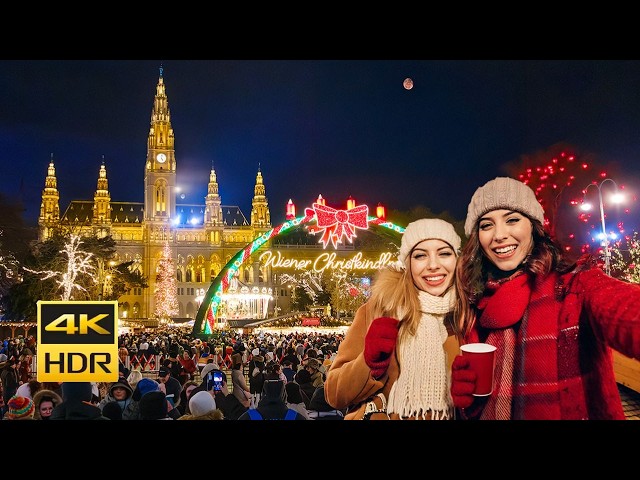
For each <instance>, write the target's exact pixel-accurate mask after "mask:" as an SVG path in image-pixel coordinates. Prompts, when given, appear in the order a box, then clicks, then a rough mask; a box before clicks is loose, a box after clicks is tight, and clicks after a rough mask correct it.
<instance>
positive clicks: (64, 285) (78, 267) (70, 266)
mask: <svg viewBox="0 0 640 480" xmlns="http://www.w3.org/2000/svg"><path fill="white" fill-rule="evenodd" d="M82 244H83V242H82V238H81V237H80V236H79V235H75V234H72V235H71V236H70V237H69V241H68V242H67V243H65V245H64V248H63V249H62V250H60V252H59V253H61V254H63V255H65V256H66V257H67V269H66V271H62V272H59V271H54V270H42V271H37V270H31V269H29V268H26V267H25V270H27V271H28V272H31V273H34V274H36V275H38V276H40V277H41V278H42V280H47V279H49V278H53V279H55V281H56V283H57V284H58V288H59V289H61V290H62V294H61V299H62V300H64V301H67V300H71V299H73V293H74V292H75V291H79V292H84V293H88V292H87V289H86V288H85V287H83V286H82V285H80V284H78V283H76V280H78V279H79V277H81V276H83V275H93V274H94V273H95V271H96V267H95V266H94V265H93V260H92V258H93V254H92V253H89V252H85V251H83V250H82V249H81V246H82Z"/></svg>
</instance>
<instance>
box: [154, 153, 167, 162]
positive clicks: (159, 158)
mask: <svg viewBox="0 0 640 480" xmlns="http://www.w3.org/2000/svg"><path fill="white" fill-rule="evenodd" d="M156 160H157V161H158V162H160V163H164V162H165V161H166V160H167V156H166V155H165V154H164V153H159V154H158V155H156Z"/></svg>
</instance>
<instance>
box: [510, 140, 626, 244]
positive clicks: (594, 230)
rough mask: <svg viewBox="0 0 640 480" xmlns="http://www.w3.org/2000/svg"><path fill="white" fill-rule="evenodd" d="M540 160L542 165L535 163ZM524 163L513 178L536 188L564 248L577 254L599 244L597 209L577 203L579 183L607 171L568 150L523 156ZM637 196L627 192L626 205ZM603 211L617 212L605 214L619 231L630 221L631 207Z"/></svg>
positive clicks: (580, 190)
mask: <svg viewBox="0 0 640 480" xmlns="http://www.w3.org/2000/svg"><path fill="white" fill-rule="evenodd" d="M543 155H544V158H543ZM546 155H548V156H546ZM549 157H550V158H549ZM540 162H542V164H541V165H535V164H536V163H540ZM525 163H526V164H527V165H528V166H526V167H525V168H524V170H520V171H519V172H518V173H517V174H516V175H515V178H518V179H519V180H521V181H522V182H524V183H526V184H527V185H529V186H530V187H531V188H532V189H533V191H534V192H535V194H536V197H537V198H538V201H539V202H540V204H541V205H542V207H543V208H544V211H545V226H546V227H547V229H548V231H549V233H550V234H551V235H552V236H554V237H556V238H558V240H560V243H561V244H562V245H563V247H564V248H565V251H567V252H571V253H573V254H575V255H576V256H577V255H579V254H580V253H586V252H589V251H591V249H592V248H593V245H595V246H596V247H599V246H600V243H601V241H600V240H599V239H598V234H599V233H601V223H600V221H599V215H598V212H597V211H596V212H594V213H589V212H583V211H581V210H579V209H578V208H577V207H578V205H580V204H581V203H582V201H583V199H584V194H585V192H584V190H583V188H582V187H583V186H584V185H587V184H589V183H594V182H601V181H602V180H604V179H605V178H607V177H608V176H609V174H608V172H607V171H606V170H604V169H602V170H600V171H596V170H595V167H594V166H593V165H592V164H591V162H590V161H589V160H587V159H582V158H580V159H579V158H577V157H576V155H574V154H573V153H571V152H570V151H568V150H560V151H558V150H556V152H554V153H545V154H539V155H537V156H536V157H535V158H525ZM624 188H625V186H624V185H620V189H622V190H624ZM636 198H637V197H636V196H633V195H629V200H628V205H631V203H633V202H635V200H636ZM606 211H607V217H609V216H613V215H615V216H616V219H615V220H614V221H612V219H611V218H607V224H609V225H611V226H615V227H616V229H617V231H618V232H619V233H623V232H624V231H625V229H626V228H627V226H626V224H627V223H628V222H631V223H633V218H632V217H631V216H630V213H631V211H632V209H631V207H628V208H625V209H622V210H612V209H609V208H607V209H606ZM585 224H586V225H587V226H588V229H589V230H588V231H587V232H585V231H584V226H585Z"/></svg>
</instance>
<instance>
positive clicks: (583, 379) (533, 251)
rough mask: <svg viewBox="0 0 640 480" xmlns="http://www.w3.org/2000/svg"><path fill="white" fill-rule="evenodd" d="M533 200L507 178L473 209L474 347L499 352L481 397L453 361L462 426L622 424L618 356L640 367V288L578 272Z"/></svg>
mask: <svg viewBox="0 0 640 480" xmlns="http://www.w3.org/2000/svg"><path fill="white" fill-rule="evenodd" d="M544 223H545V222H544V211H543V209H542V206H541V205H540V203H539V202H538V200H537V198H536V196H535V193H534V192H533V190H532V189H531V188H530V187H529V186H527V185H525V184H524V183H522V182H520V181H518V180H515V179H513V178H508V177H498V178H495V179H494V180H491V181H489V182H487V183H486V184H485V185H483V186H482V187H480V188H478V189H477V190H476V192H475V193H474V195H473V197H472V198H471V202H470V203H469V208H468V213H467V218H466V222H465V234H466V235H467V237H469V239H468V241H467V242H466V243H465V246H464V249H463V250H462V254H461V255H460V260H459V261H458V267H457V276H456V282H457V291H458V295H459V296H460V297H461V300H462V303H461V310H460V327H459V330H460V331H461V332H463V333H464V335H465V341H466V342H486V343H490V344H492V345H495V346H496V347H497V349H496V358H495V371H494V377H493V378H494V382H493V392H492V393H491V394H490V395H488V396H484V397H478V396H474V395H473V391H474V388H475V381H476V374H475V372H473V371H472V370H471V369H470V366H469V364H468V359H467V358H466V357H464V356H458V357H456V358H455V360H454V362H453V365H452V368H453V371H452V385H451V393H452V397H453V401H454V404H455V406H456V407H457V408H458V409H460V412H461V416H462V417H464V418H479V419H481V420H510V419H513V420H578V419H583V420H589V419H591V420H623V419H624V418H625V416H624V411H623V409H622V404H621V401H620V395H619V391H618V386H617V383H616V379H615V376H614V373H613V366H612V363H611V350H610V347H611V348H614V349H616V350H618V351H619V352H621V353H622V354H624V355H627V356H629V357H632V358H636V359H640V285H637V284H631V283H626V282H622V281H620V280H617V279H614V278H612V277H609V276H607V275H606V274H605V273H604V272H603V271H602V269H601V268H599V267H598V265H597V263H596V261H595V259H594V258H592V257H591V256H589V255H586V256H584V257H583V258H581V259H579V260H578V261H577V262H572V261H569V260H568V259H565V258H564V257H563V250H562V248H561V246H560V245H558V244H557V243H556V242H555V240H554V239H552V238H551V237H550V235H549V234H548V232H547V230H546V229H545V227H544Z"/></svg>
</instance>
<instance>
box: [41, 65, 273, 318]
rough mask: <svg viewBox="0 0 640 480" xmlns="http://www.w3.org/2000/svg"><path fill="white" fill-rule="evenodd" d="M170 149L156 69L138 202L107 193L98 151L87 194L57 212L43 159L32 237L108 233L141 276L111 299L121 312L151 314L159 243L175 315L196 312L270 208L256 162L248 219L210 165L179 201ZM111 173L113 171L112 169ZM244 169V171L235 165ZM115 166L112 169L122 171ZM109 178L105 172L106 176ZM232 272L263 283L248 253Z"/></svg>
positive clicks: (51, 174) (267, 222)
mask: <svg viewBox="0 0 640 480" xmlns="http://www.w3.org/2000/svg"><path fill="white" fill-rule="evenodd" d="M177 168H178V162H177V156H176V150H175V137H174V131H173V127H172V125H171V112H170V109H169V100H168V97H167V94H166V86H165V83H164V77H163V69H162V68H160V75H159V78H158V83H157V85H156V94H155V97H154V100H153V108H152V110H151V125H150V128H149V135H148V137H147V154H146V159H145V162H144V202H142V203H141V202H133V201H117V200H112V199H111V195H110V193H109V183H108V179H107V173H108V171H107V165H106V163H105V160H104V157H103V158H102V162H101V165H100V166H99V169H98V180H97V187H96V190H95V193H94V198H93V200H72V201H71V202H70V203H69V205H68V207H67V208H66V210H65V211H64V214H62V215H60V208H59V203H60V191H59V190H58V185H59V184H63V183H64V179H60V180H62V181H61V182H60V181H59V179H58V178H57V177H56V171H55V165H54V159H53V155H52V156H51V160H50V162H49V164H48V168H47V176H46V178H45V182H44V185H45V186H44V189H43V190H42V203H41V207H40V216H39V219H38V226H39V238H40V239H41V240H46V239H47V238H49V237H51V236H52V235H53V234H54V232H55V230H56V229H57V228H62V229H65V230H69V229H71V230H72V231H74V232H80V233H81V234H84V235H97V236H106V235H111V236H112V237H113V239H114V240H115V241H116V250H117V256H116V261H117V262H126V261H133V262H134V266H135V268H137V269H139V270H140V272H141V273H142V274H143V275H144V276H145V277H146V279H147V283H148V284H149V287H148V288H145V289H140V288H138V289H133V290H132V291H129V292H127V293H126V294H125V295H123V296H122V297H120V298H119V299H118V302H119V305H120V306H119V314H120V317H121V318H126V319H129V320H133V319H136V318H139V319H147V318H152V317H153V314H154V307H155V306H154V290H155V287H156V278H155V277H156V269H157V265H158V261H159V259H160V257H161V252H162V250H163V247H164V245H165V243H168V244H169V246H170V250H171V254H172V259H173V262H174V264H175V265H176V275H177V288H178V292H177V298H178V307H179V314H178V316H179V317H182V318H187V317H189V318H195V315H196V312H197V310H198V308H199V304H198V302H199V301H200V299H199V298H201V297H200V295H201V294H202V293H203V292H204V291H206V289H207V288H208V287H209V285H210V284H211V281H212V280H213V279H214V278H215V277H216V276H217V275H218V273H219V272H220V270H221V269H222V268H223V267H224V265H225V264H226V263H227V262H228V261H229V260H230V259H231V258H232V257H233V256H234V255H235V254H236V253H237V252H238V251H239V250H240V249H242V248H243V247H244V246H245V245H246V244H248V243H249V242H251V241H252V240H253V239H254V238H255V237H256V236H257V235H260V234H262V233H264V232H267V231H269V230H270V229H271V228H272V227H271V214H270V212H269V205H268V201H267V197H266V189H265V185H264V182H263V177H262V171H261V168H260V166H258V172H257V175H256V181H255V187H254V192H253V193H254V195H253V197H252V202H251V205H252V209H251V214H250V218H251V221H250V222H248V221H247V218H246V217H245V215H244V213H243V212H242V211H241V209H240V207H239V206H237V205H223V204H222V199H221V197H220V194H219V185H218V178H217V175H216V172H215V169H214V168H213V166H212V167H211V170H210V173H209V177H208V179H204V181H207V180H208V184H207V195H206V196H205V197H204V199H203V200H204V202H203V203H202V204H191V203H178V198H179V197H178V192H177V191H176V178H177ZM111 173H112V174H113V172H111ZM240 173H241V174H243V172H240ZM129 174H130V172H128V171H123V172H118V173H117V175H119V176H124V175H129ZM113 181H116V182H117V178H116V179H115V180H113V179H112V182H113ZM249 260H250V261H248V262H246V264H245V266H243V267H242V268H241V270H239V272H238V274H239V277H238V279H239V280H240V281H241V282H242V283H244V284H245V285H247V286H249V287H251V288H252V287H258V288H260V289H262V287H265V286H266V287H270V286H271V285H270V284H269V283H268V282H269V281H270V275H269V272H267V271H263V270H264V268H262V269H261V267H260V264H259V262H258V261H257V259H253V258H251V259H249Z"/></svg>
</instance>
